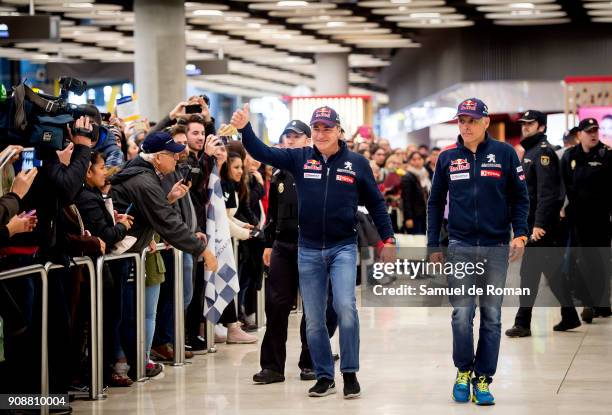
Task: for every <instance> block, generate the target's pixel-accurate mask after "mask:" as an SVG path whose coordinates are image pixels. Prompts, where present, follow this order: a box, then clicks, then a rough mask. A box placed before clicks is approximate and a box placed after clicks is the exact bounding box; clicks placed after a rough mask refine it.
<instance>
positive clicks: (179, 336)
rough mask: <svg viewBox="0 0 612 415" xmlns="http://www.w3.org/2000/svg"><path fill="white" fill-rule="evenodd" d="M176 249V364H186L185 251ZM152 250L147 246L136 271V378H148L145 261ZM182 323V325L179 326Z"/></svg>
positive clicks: (159, 248)
mask: <svg viewBox="0 0 612 415" xmlns="http://www.w3.org/2000/svg"><path fill="white" fill-rule="evenodd" d="M155 248H156V250H157V251H163V250H165V249H166V245H165V244H161V243H160V244H157V246H156V247H155ZM172 249H174V301H175V302H174V331H175V332H174V362H173V365H174V366H182V365H184V364H185V332H184V330H185V328H184V326H185V323H184V315H183V313H184V310H183V305H184V301H183V253H182V252H181V251H179V250H178V249H176V248H172ZM149 252H151V249H150V248H149V247H146V248H145V249H144V250H143V251H142V253H141V255H140V273H136V378H137V380H138V381H142V380H145V379H146V371H145V364H144V363H145V362H144V358H145V349H146V344H145V274H146V273H145V261H146V258H147V254H148V253H149ZM179 324H180V326H179Z"/></svg>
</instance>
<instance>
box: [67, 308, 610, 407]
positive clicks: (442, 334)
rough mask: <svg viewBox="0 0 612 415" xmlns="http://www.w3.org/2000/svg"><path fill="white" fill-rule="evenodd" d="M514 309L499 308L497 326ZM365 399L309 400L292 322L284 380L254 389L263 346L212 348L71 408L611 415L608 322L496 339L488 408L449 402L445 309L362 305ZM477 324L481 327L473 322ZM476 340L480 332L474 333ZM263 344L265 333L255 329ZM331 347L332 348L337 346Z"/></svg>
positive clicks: (538, 314) (541, 311) (546, 325)
mask: <svg viewBox="0 0 612 415" xmlns="http://www.w3.org/2000/svg"><path fill="white" fill-rule="evenodd" d="M514 312H515V309H513V308H505V309H504V310H503V329H502V330H505V329H507V328H509V327H510V326H511V325H512V322H513V319H514ZM360 319H361V370H360V372H359V380H360V382H361V386H362V390H363V393H362V397H361V398H359V399H355V400H350V401H346V400H344V399H342V380H341V376H340V375H339V374H337V376H336V380H337V386H338V394H336V395H332V396H328V397H324V398H309V397H307V396H306V391H307V389H308V388H309V387H310V386H311V384H312V383H311V382H303V381H300V379H299V376H298V374H299V372H298V368H297V360H298V353H299V338H298V322H299V320H298V315H297V314H293V315H292V316H291V319H290V331H289V342H288V362H287V369H286V373H285V375H286V378H287V379H286V381H285V382H284V383H276V384H272V385H253V383H252V381H251V377H252V375H253V374H254V373H255V372H256V371H258V370H259V344H256V345H218V352H217V353H216V354H208V355H203V356H196V357H195V358H194V359H193V360H192V362H193V363H192V364H190V365H187V366H185V367H179V368H175V367H171V366H166V368H165V375H164V378H163V379H159V380H150V381H148V382H144V383H136V384H134V385H133V386H132V387H131V388H125V389H117V388H115V389H111V390H110V391H109V397H108V399H106V400H104V401H97V402H89V401H77V402H75V403H74V404H73V408H74V413H78V414H164V415H166V414H178V415H182V414H206V415H216V414H223V415H234V414H241V415H245V414H246V415H251V414H252V415H286V414H291V415H300V414H312V413H317V414H322V415H323V414H333V415H342V414H351V415H360V414H364V415H365V414H367V415H396V414H397V415H400V414H401V415H404V414H474V413H478V412H483V413H491V414H512V415H518V414H521V415H523V414H538V415H542V414H573V415H574V414H583V413H584V414H587V413H588V414H610V413H611V411H612V409H611V408H612V382H611V380H612V318H608V319H596V320H595V323H594V324H592V325H589V326H586V325H583V326H582V327H580V328H578V329H576V330H575V331H573V332H568V333H554V332H553V331H552V329H551V328H552V326H553V325H554V324H555V323H556V322H557V320H558V310H557V309H552V308H550V309H548V308H538V309H536V310H535V311H534V320H533V325H532V332H533V336H532V337H530V338H523V339H508V338H506V337H505V336H502V345H501V352H500V361H499V366H498V373H497V376H496V377H495V381H494V383H493V384H492V387H491V390H492V391H493V393H494V394H495V396H496V399H497V405H496V406H494V407H478V408H476V407H475V406H474V405H473V404H456V403H454V402H453V401H452V399H451V387H452V382H453V380H454V375H455V369H454V367H453V364H452V359H451V347H452V342H451V328H450V310H449V309H447V308H428V309H427V308H362V309H360ZM475 327H478V322H475ZM476 336H477V334H476ZM259 337H260V339H261V338H262V337H263V330H261V331H260V332H259ZM335 348H336V349H337V342H336V346H335Z"/></svg>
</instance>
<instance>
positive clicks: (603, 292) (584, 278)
mask: <svg viewBox="0 0 612 415" xmlns="http://www.w3.org/2000/svg"><path fill="white" fill-rule="evenodd" d="M584 215H585V216H584V217H579V218H576V219H577V220H575V221H574V223H573V226H572V236H571V238H572V246H574V247H575V248H573V258H572V259H573V263H572V265H573V271H574V278H573V281H572V282H573V284H574V289H575V291H576V296H577V297H578V298H580V299H581V300H582V302H583V305H584V306H585V307H595V308H608V307H610V278H611V269H610V255H611V252H610V234H611V231H610V222H609V217H606V216H603V217H602V215H597V214H595V213H593V214H592V218H589V217H588V216H586V213H584Z"/></svg>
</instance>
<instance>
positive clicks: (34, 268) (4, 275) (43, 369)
mask: <svg viewBox="0 0 612 415" xmlns="http://www.w3.org/2000/svg"><path fill="white" fill-rule="evenodd" d="M31 274H39V275H40V281H41V285H42V295H41V297H42V307H41V309H42V313H41V314H42V315H41V336H40V338H41V341H40V394H41V395H42V396H47V395H49V355H48V349H47V335H48V320H47V311H48V308H49V286H48V278H47V276H48V273H47V269H46V268H45V267H43V266H42V265H29V266H27V267H22V268H16V269H12V270H10V271H4V272H0V281H3V280H9V279H13V278H18V277H23V276H26V275H31ZM41 411H42V412H41V413H43V414H48V413H49V408H48V407H44V406H43V409H42V410H41Z"/></svg>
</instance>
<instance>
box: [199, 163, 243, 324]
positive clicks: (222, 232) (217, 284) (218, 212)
mask: <svg viewBox="0 0 612 415" xmlns="http://www.w3.org/2000/svg"><path fill="white" fill-rule="evenodd" d="M208 200H209V202H208V205H207V207H206V237H207V238H208V246H209V247H210V249H211V250H212V251H213V252H214V253H215V256H216V257H217V261H218V263H219V267H218V269H217V272H212V271H206V272H205V273H204V278H205V280H206V291H205V297H206V298H205V302H204V317H205V318H206V319H207V320H209V321H211V322H213V323H215V324H216V323H217V322H218V321H219V319H220V318H221V314H222V313H223V310H225V307H227V305H228V304H229V303H230V302H231V301H232V300H233V299H234V296H235V295H236V294H237V293H238V291H239V290H240V284H239V282H238V273H237V272H236V261H235V260H234V249H233V247H232V239H231V236H230V231H229V222H228V218H227V211H226V210H225V201H224V200H223V191H222V190H221V180H220V179H219V170H218V168H217V166H216V164H215V166H214V168H213V171H212V173H211V174H210V179H209V182H208Z"/></svg>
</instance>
